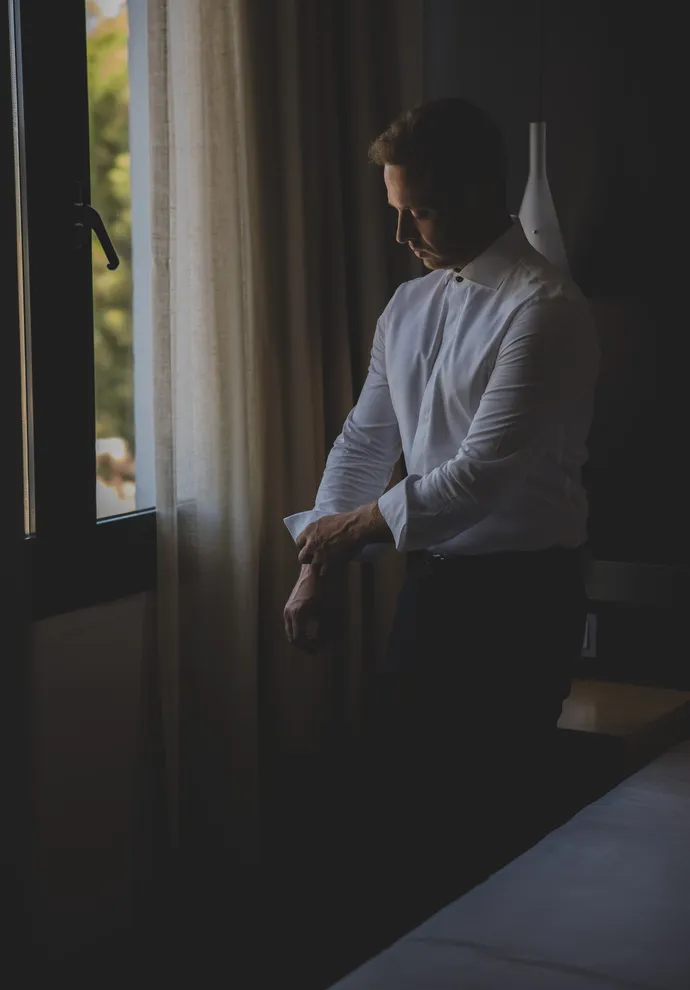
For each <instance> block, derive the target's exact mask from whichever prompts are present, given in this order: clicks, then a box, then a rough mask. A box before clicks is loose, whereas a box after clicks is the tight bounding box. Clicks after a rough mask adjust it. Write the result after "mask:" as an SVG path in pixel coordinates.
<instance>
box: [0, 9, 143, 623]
mask: <svg viewBox="0 0 690 990" xmlns="http://www.w3.org/2000/svg"><path fill="white" fill-rule="evenodd" d="M145 16H146V10H145V0H129V2H127V0H61V2H60V3H59V4H36V3H34V2H31V0H10V2H9V41H10V53H11V59H10V62H11V68H12V109H13V113H12V124H11V128H12V133H11V134H9V135H7V136H8V137H9V139H10V142H11V146H12V147H13V149H14V177H15V181H14V188H13V189H12V190H11V193H12V196H13V198H14V211H15V213H16V218H17V224H16V229H17V238H16V240H17V276H18V314H19V318H18V323H19V326H18V327H17V333H18V335H19V350H20V354H19V361H18V362H17V364H18V365H19V367H17V365H16V364H13V366H11V367H6V368H3V370H2V371H1V372H0V373H1V374H3V375H7V376H10V375H14V376H18V379H19V387H20V389H21V397H22V445H23V488H24V531H25V537H26V548H27V554H28V556H29V558H30V565H29V570H30V574H31V579H32V591H33V597H34V606H35V609H34V614H36V615H45V614H49V613H51V612H57V611H64V610H67V609H70V608H76V607H80V606H84V605H88V604H93V603H95V602H97V601H102V600H105V599H107V598H111V597H115V596H119V595H122V594H127V593H130V592H133V591H137V590H140V589H141V588H143V587H150V586H151V584H152V583H153V579H154V574H155V539H154V537H155V514H154V506H155V492H154V472H153V422H152V394H151V366H152V358H151V334H150V324H151V320H150V292H149V271H150V255H149V246H148V244H149V242H148V234H149V230H148V204H149V188H148V160H147V106H146V99H141V98H138V99H137V100H132V101H130V98H129V94H130V91H134V92H137V93H138V94H143V93H146V88H147V87H146V81H147V66H146V40H145V39H146V29H145V28H146V24H145ZM3 119H6V118H3ZM2 194H3V196H4V197H5V198H6V199H9V194H10V191H9V190H7V189H3V190H2Z"/></svg>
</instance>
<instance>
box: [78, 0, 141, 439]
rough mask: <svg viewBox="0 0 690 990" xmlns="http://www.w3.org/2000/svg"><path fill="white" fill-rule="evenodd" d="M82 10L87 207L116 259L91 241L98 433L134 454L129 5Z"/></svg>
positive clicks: (91, 4)
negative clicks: (109, 260) (114, 263)
mask: <svg viewBox="0 0 690 990" xmlns="http://www.w3.org/2000/svg"><path fill="white" fill-rule="evenodd" d="M86 6H87V26H88V47H87V58H88V84H89V129H90V143H91V149H90V150H91V203H92V204H93V206H94V207H95V208H96V209H97V210H98V212H99V213H100V214H101V216H102V217H103V221H104V223H105V226H106V229H107V230H108V233H109V234H110V237H111V239H112V242H113V244H114V246H115V250H116V251H117V253H118V255H119V257H120V267H119V268H117V269H116V270H115V271H109V270H108V268H107V267H106V258H105V255H104V253H103V250H102V248H101V246H100V244H99V243H98V242H97V241H96V239H95V238H94V240H93V290H94V324H95V351H96V354H95V358H96V360H95V364H96V436H97V437H98V438H99V439H104V438H108V437H121V438H122V439H124V440H126V442H127V443H128V444H129V447H130V450H131V451H132V453H134V378H133V356H132V241H131V198H130V176H129V77H128V72H127V39H128V25H127V8H126V5H124V4H123V6H122V8H121V9H120V10H119V12H117V13H115V16H111V17H107V16H104V13H103V12H102V10H101V8H100V6H99V4H98V3H95V2H92V0H89V2H87V5H86Z"/></svg>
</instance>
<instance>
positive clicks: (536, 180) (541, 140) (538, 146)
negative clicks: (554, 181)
mask: <svg viewBox="0 0 690 990" xmlns="http://www.w3.org/2000/svg"><path fill="white" fill-rule="evenodd" d="M518 215H519V217H520V223H521V224H522V228H523V230H524V231H525V236H526V237H527V240H528V241H529V242H530V244H531V245H532V247H534V248H536V249H537V251H539V253H540V254H543V255H544V257H545V258H548V260H549V261H550V262H551V263H552V264H553V265H556V267H557V268H560V270H561V271H562V272H565V273H566V274H568V275H569V274H570V268H569V266H568V256H567V255H566V253H565V244H564V243H563V235H562V234H561V228H560V227H559V225H558V217H557V216H556V207H555V206H554V202H553V197H552V195H551V189H550V188H549V180H548V178H547V176H546V124H545V122H544V121H543V120H540V121H535V122H532V123H531V124H530V125H529V175H528V177H527V185H526V186H525V193H524V195H523V197H522V205H521V206H520V213H519V214H518Z"/></svg>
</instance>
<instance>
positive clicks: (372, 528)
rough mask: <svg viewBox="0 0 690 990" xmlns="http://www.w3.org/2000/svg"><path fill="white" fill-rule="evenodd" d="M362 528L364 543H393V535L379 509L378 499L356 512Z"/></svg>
mask: <svg viewBox="0 0 690 990" xmlns="http://www.w3.org/2000/svg"><path fill="white" fill-rule="evenodd" d="M356 512H357V513H358V515H359V518H360V522H361V526H362V534H363V535H362V539H363V542H364V543H392V542H393V534H392V532H391V530H390V527H389V525H388V523H387V522H386V520H385V519H384V518H383V516H382V514H381V510H380V509H379V503H378V499H377V500H376V501H374V502H367V504H366V505H362V506H360V508H359V509H357V510H356Z"/></svg>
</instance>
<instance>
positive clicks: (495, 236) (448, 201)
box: [285, 99, 599, 842]
mask: <svg viewBox="0 0 690 990" xmlns="http://www.w3.org/2000/svg"><path fill="white" fill-rule="evenodd" d="M370 158H371V160H372V161H373V162H374V163H376V164H377V165H380V166H383V179H384V182H385V185H386V189H387V193H388V202H389V204H390V205H391V207H392V208H393V209H394V210H396V212H397V240H398V242H399V243H400V244H407V245H408V247H409V248H410V249H411V250H412V251H414V252H415V254H416V255H417V256H418V257H419V258H421V259H422V261H423V263H424V265H425V266H426V268H428V269H429V273H428V274H427V275H425V276H424V277H422V278H417V279H413V280H412V281H409V282H405V283H404V284H402V285H401V286H399V288H398V289H397V290H396V292H395V293H394V294H393V296H392V298H391V300H390V302H389V303H388V305H387V306H386V308H385V310H384V312H383V313H382V315H381V317H380V318H379V320H378V323H377V326H376V332H375V336H374V341H373V347H372V351H371V363H370V366H369V373H368V376H367V379H366V382H365V384H364V387H363V389H362V392H361V394H360V396H359V399H358V401H357V404H356V406H355V407H354V409H353V410H352V411H351V412H350V414H349V415H348V417H347V419H346V421H345V424H344V426H343V429H342V432H341V434H340V436H339V437H338V439H337V440H336V441H335V443H334V445H333V448H332V450H331V452H330V455H329V457H328V461H327V464H326V469H325V472H324V475H323V479H322V481H321V485H320V487H319V491H318V493H317V496H316V505H315V508H314V509H313V510H311V511H308V512H302V513H298V514H297V515H293V516H290V517H289V518H287V519H286V520H285V522H286V525H287V527H288V529H289V530H290V532H291V534H292V536H293V538H295V540H296V544H297V548H298V550H299V561H300V563H301V564H302V571H301V573H300V576H299V579H298V581H297V584H296V585H295V588H294V590H293V592H292V595H291V596H290V599H289V601H288V603H287V605H286V608H285V624H286V631H287V635H288V638H289V639H290V640H291V642H293V643H294V644H295V645H296V646H298V647H301V648H304V649H307V650H314V649H317V648H318V645H319V641H320V640H319V635H320V634H324V633H325V632H327V630H326V628H325V625H324V623H323V622H322V621H320V620H322V619H323V617H324V614H325V613H324V610H326V609H327V608H328V607H329V606H332V604H333V594H334V591H333V589H335V588H337V586H338V584H337V576H338V574H339V573H340V568H341V566H342V564H343V562H344V561H347V560H349V559H352V558H353V557H354V556H356V555H357V554H358V553H360V551H362V549H363V548H365V547H367V546H368V545H369V544H374V543H392V544H394V546H395V548H396V550H397V551H399V552H401V553H408V554H409V561H410V573H409V576H408V578H407V580H406V583H405V585H404V587H403V589H402V591H401V594H400V599H399V603H398V609H397V614H396V617H395V621H394V626H393V630H392V634H391V639H390V644H389V650H388V657H387V661H386V665H385V669H384V671H382V672H381V675H380V681H379V684H378V688H377V692H376V703H375V706H374V709H373V716H372V728H373V732H374V735H375V736H376V738H377V740H378V742H377V746H378V749H377V752H378V753H379V755H380V754H381V753H384V754H385V756H384V757H382V758H384V759H385V764H384V766H385V769H382V768H381V764H379V763H377V767H378V768H379V769H378V770H377V774H378V781H379V783H382V782H383V781H385V782H388V783H390V782H391V781H393V780H394V779H397V785H398V787H397V790H396V791H395V793H396V794H397V796H398V798H399V800H400V801H402V803H403V805H404V802H405V800H407V801H408V803H409V805H410V807H408V808H407V812H405V811H404V810H402V805H401V804H400V803H398V805H397V808H398V812H399V817H398V819H397V820H398V821H399V822H400V821H402V820H403V819H404V820H405V821H406V822H408V824H409V820H410V817H411V818H412V819H414V820H415V821H417V822H418V823H419V821H421V819H423V818H424V816H425V812H424V810H423V809H424V807H426V805H425V801H426V800H427V799H428V800H429V801H433V802H434V806H435V807H436V808H437V810H438V808H439V807H440V806H439V804H438V802H439V800H440V801H442V805H443V807H444V808H445V809H446V812H447V814H443V815H440V816H439V815H437V816H436V821H437V822H438V821H443V822H444V823H447V824H448V827H449V828H450V829H454V828H456V827H457V824H458V822H459V821H462V822H463V824H464V826H467V827H469V824H468V823H469V820H470V819H471V820H472V821H473V822H474V831H473V835H474V837H475V840H476V841H477V842H479V841H480V839H481V836H482V833H484V834H486V829H487V828H489V827H490V823H492V822H493V823H496V822H497V821H501V820H503V821H505V820H506V817H505V816H510V820H511V828H512V827H513V825H514V826H515V828H516V829H517V819H518V810H519V809H521V808H522V809H524V808H525V807H527V806H529V804H530V802H533V801H535V800H538V798H539V795H540V794H541V793H543V789H544V788H549V787H550V786H551V782H552V781H551V779H550V778H549V777H548V773H549V772H553V767H552V766H550V764H549V758H550V756H551V754H552V753H553V744H554V743H555V741H556V723H557V721H558V718H559V715H560V712H561V706H562V702H563V700H564V698H565V697H566V696H567V694H568V692H569V689H570V679H571V667H572V662H573V660H574V658H575V657H576V656H577V655H578V654H579V651H580V646H581V643H582V638H583V632H584V620H585V594H584V588H583V578H582V574H581V564H580V548H581V547H582V545H583V544H584V543H585V540H586V522H587V499H586V495H585V491H584V490H583V486H582V482H581V477H580V473H581V467H582V465H583V463H584V462H585V460H586V446H585V442H586V439H587V435H588V432H589V427H590V421H591V416H592V407H593V395H594V387H595V381H596V377H597V373H598V353H599V352H598V343H597V337H596V332H595V329H594V327H593V325H592V322H591V320H590V317H589V315H588V310H587V305H586V302H585V300H584V298H583V297H582V294H581V293H580V291H579V290H578V288H577V287H576V285H575V284H574V283H573V282H572V280H571V279H570V278H569V277H568V276H567V275H565V274H564V273H562V272H560V271H558V270H557V269H556V268H555V267H554V266H553V265H552V264H550V263H549V262H548V261H547V260H546V259H545V258H544V257H543V256H542V255H540V254H539V253H538V252H537V251H535V250H534V249H533V248H532V247H531V246H530V244H529V243H528V241H527V239H526V237H525V234H524V232H523V230H522V228H521V226H520V223H519V221H517V220H516V219H513V218H511V216H510V214H509V212H508V211H507V209H506V202H505V178H506V174H505V173H506V164H505V154H504V148H503V141H502V137H501V135H500V132H499V131H498V130H497V128H496V127H495V126H494V124H493V123H492V122H491V121H490V120H488V119H487V117H486V116H485V115H484V113H483V112H482V111H480V110H479V109H477V108H476V107H473V106H472V105H470V104H468V103H467V102H465V101H463V100H460V99H442V100H436V101H432V102H429V103H426V104H423V105H422V106H419V107H416V108H415V109H413V110H410V111H406V112H404V113H403V114H401V115H400V116H399V117H398V118H397V119H396V120H395V121H394V122H393V123H392V124H391V125H390V126H389V127H388V129H387V130H386V131H385V132H384V133H383V134H381V135H380V136H379V137H378V138H377V139H376V140H375V141H374V142H373V144H372V146H371V148H370ZM401 451H402V453H403V454H404V457H405V464H406V467H407V470H408V474H407V477H405V478H404V479H403V480H402V481H401V482H400V483H399V484H397V485H395V486H393V487H392V488H390V489H389V490H388V491H386V488H387V485H388V483H389V481H390V478H391V474H392V471H393V468H394V465H395V464H396V462H397V460H398V458H399V456H400V453H401ZM384 492H385V494H384ZM391 793H392V792H391ZM422 795H425V797H422ZM388 798H391V794H390V793H389V794H388ZM414 808H416V809H418V810H419V809H420V808H421V809H422V812H421V815H416V816H415V815H412V814H411V812H412V810H413V809H414ZM458 809H460V810H459V811H458ZM470 810H471V813H470ZM501 816H503V817H501ZM408 834H409V833H408Z"/></svg>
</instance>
